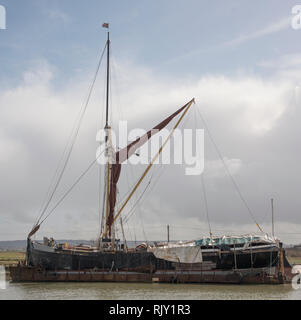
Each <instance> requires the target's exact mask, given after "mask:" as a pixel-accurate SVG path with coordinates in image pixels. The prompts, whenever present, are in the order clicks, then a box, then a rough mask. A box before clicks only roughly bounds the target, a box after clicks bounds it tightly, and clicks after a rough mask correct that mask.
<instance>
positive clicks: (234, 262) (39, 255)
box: [27, 242, 290, 272]
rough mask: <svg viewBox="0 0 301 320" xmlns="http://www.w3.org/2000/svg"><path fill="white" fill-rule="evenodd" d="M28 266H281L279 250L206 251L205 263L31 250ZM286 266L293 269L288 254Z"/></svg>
mask: <svg viewBox="0 0 301 320" xmlns="http://www.w3.org/2000/svg"><path fill="white" fill-rule="evenodd" d="M27 261H28V265H29V266H32V267H38V268H41V269H45V270H103V271H136V272H155V271H157V270H232V269H257V268H270V267H278V266H279V250H278V249H277V248H275V247H271V248H267V249H264V250H262V249H261V250H253V251H251V252H250V251H246V250H245V251H243V250H237V251H236V252H235V253H233V251H232V252H231V251H222V252H204V253H203V262H202V263H177V262H171V261H167V260H164V259H158V258H156V257H155V255H154V254H153V253H152V252H147V251H134V252H125V251H116V252H66V251H54V252H45V251H42V250H38V249H36V248H34V246H33V245H32V243H31V242H29V243H28V248H27ZM284 266H285V267H289V266H290V265H289V263H288V262H287V260H286V258H285V255H284Z"/></svg>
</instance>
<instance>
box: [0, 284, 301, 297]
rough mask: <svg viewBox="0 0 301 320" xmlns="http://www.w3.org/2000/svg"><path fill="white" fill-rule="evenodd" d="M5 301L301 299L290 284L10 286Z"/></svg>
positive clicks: (300, 293)
mask: <svg viewBox="0 0 301 320" xmlns="http://www.w3.org/2000/svg"><path fill="white" fill-rule="evenodd" d="M4 299H9V300H13V299H18V300H20V299H22V300H23V299H24V300H28V299H32V300H40V299H43V300H44V299H52V300H53V299H54V300H62V299H68V300H77V299H88V300H91V299H93V300H118V299H125V300H135V299H147V300H154V299H160V300H161V299H166V300H169V299H178V300H182V299H192V300H213V299H214V300H215V299H219V300H228V299H231V300H233V299H248V300H249V299H251V300H258V299H260V300H266V299H293V300H301V289H300V290H294V289H293V288H292V286H291V285H289V284H287V285H206V284H189V285H187V284H183V285H182V284H145V283H70V282H69V283H23V284H20V283H9V284H7V289H5V290H0V300H4Z"/></svg>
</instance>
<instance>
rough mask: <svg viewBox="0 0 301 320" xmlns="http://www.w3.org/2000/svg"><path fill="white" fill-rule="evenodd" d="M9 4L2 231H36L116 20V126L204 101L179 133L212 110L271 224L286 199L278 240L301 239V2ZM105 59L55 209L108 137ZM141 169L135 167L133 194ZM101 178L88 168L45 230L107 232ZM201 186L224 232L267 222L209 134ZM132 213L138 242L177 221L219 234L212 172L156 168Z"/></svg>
mask: <svg viewBox="0 0 301 320" xmlns="http://www.w3.org/2000/svg"><path fill="white" fill-rule="evenodd" d="M0 5H3V6H5V8H6V14H7V17H6V18H7V29H6V30H0V150H1V157H0V240H14V239H25V238H26V235H27V233H28V232H29V231H30V229H31V227H32V225H33V223H34V222H35V220H36V218H37V216H38V214H39V212H40V209H41V206H42V205H43V202H44V199H45V195H46V194H47V190H48V188H49V185H50V183H51V179H52V177H53V175H54V172H55V169H56V167H57V164H58V162H59V160H60V158H61V155H62V153H63V150H64V147H65V145H66V142H67V140H68V137H69V135H70V132H71V130H72V127H73V125H74V123H75V122H76V119H77V116H78V114H79V112H80V110H81V108H82V106H83V104H84V102H85V99H86V97H87V94H88V90H89V86H90V85H91V81H92V79H93V74H94V72H95V69H96V66H97V63H98V60H99V57H100V54H101V51H102V50H103V47H104V44H105V41H106V32H105V30H104V29H102V28H101V24H102V23H103V22H109V23H110V26H111V28H110V32H111V39H112V65H111V80H112V81H111V83H112V88H111V98H112V100H111V101H112V104H111V114H110V116H111V118H110V120H111V123H112V124H113V126H115V127H116V126H117V124H118V120H128V125H129V128H143V129H149V128H151V127H152V126H153V125H154V124H157V123H158V122H160V121H161V120H162V119H164V118H165V117H167V116H168V115H169V114H170V113H172V112H173V111H175V110H176V109H177V108H179V107H180V106H182V105H184V104H185V103H186V102H187V101H189V100H190V99H191V98H193V97H195V98H196V105H194V106H193V107H192V109H191V111H190V112H189V114H188V116H187V119H186V120H185V122H184V124H183V125H182V126H181V128H182V129H183V128H192V129H195V128H200V129H202V128H204V123H203V122H202V119H201V118H200V117H199V112H200V113H201V115H202V116H203V118H204V119H205V120H206V123H207V125H208V127H209V129H210V132H211V136H212V137H213V138H214V142H215V144H216V145H217V146H218V148H219V150H220V152H221V154H222V156H223V161H224V163H226V165H227V168H228V170H229V171H230V172H231V174H232V177H233V178H234V180H235V182H236V184H237V185H238V186H239V189H240V191H241V194H242V195H243V197H244V199H245V201H246V202H247V204H248V207H249V208H250V210H251V212H252V215H253V217H254V219H255V220H256V221H257V222H258V223H259V224H260V225H261V226H262V228H263V230H264V231H265V232H267V233H270V232H271V209H270V199H271V198H274V202H275V231H276V235H277V236H278V237H279V238H281V239H282V240H283V241H284V242H286V243H300V242H301V231H300V230H301V216H300V213H301V212H300V208H301V197H300V195H299V193H300V184H301V174H300V173H301V170H300V162H301V151H300V136H301V129H300V120H301V111H300V107H301V91H300V90H301V50H300V49H301V42H300V39H301V38H300V37H301V29H300V30H294V29H293V28H292V27H291V19H292V7H293V6H294V5H296V1H290V0H287V1H282V0H273V1H272V0H270V1H269V0H265V1H257V0H256V1H247V0H243V1H242V0H239V1H238V0H236V1H235V0H229V1H223V2H221V1H217V0H216V1H212V0H211V1H205V0H202V1H199V0H195V1H193V0H187V1H179V0H174V1H156V0H155V1H144V0H139V1H136V0H128V1H121V0H119V1H117V0H115V1H110V2H109V1H99V0H89V1H85V2H84V1H79V0H72V1H71V0H60V1H58V0H51V1H50V0H24V1H22V2H21V1H17V0H0ZM104 67H105V66H104V65H102V67H101V69H100V73H99V77H98V80H97V82H96V86H95V90H94V91H93V94H92V98H91V101H90V104H89V106H88V110H87V113H86V115H85V118H84V121H83V124H82V127H81V130H80V134H79V138H78V139H77V141H76V144H75V146H74V150H73V153H72V156H71V158H70V162H69V164H68V167H67V170H66V173H65V176H64V178H63V180H62V184H61V185H60V187H59V189H58V193H57V194H56V196H55V198H54V199H53V202H52V203H51V205H50V208H51V207H53V206H54V205H55V204H56V201H58V200H59V199H60V197H61V196H62V195H63V194H64V192H65V191H66V190H67V189H68V188H69V187H70V185H72V183H73V182H74V181H75V180H76V179H77V177H78V176H79V175H80V174H81V173H82V172H83V171H84V170H85V169H86V167H87V166H88V165H89V164H90V163H91V161H93V160H94V159H95V151H96V148H97V142H96V133H97V130H98V129H99V128H101V127H103V125H104V98H105V95H104V78H105V77H104V76H105V68H104ZM197 109H198V110H197ZM143 169H144V167H143V166H134V167H133V166H124V171H123V174H122V176H121V181H120V187H119V196H120V198H121V199H122V198H123V196H124V195H125V194H126V192H127V191H128V190H129V188H130V187H131V186H132V185H133V183H134V181H136V180H137V178H138V176H139V173H141V172H142V170H143ZM100 178H101V180H102V177H101V176H100V175H99V168H98V167H97V166H96V167H95V168H93V169H92V170H91V171H89V173H88V174H87V176H85V178H84V179H83V180H82V181H81V182H80V183H79V184H78V185H77V186H76V188H74V190H73V192H72V193H71V194H70V195H69V196H68V197H67V198H66V199H65V201H64V202H63V203H62V204H61V205H60V206H59V207H58V208H57V209H56V210H55V211H54V212H53V214H52V215H51V216H50V217H49V219H48V220H46V222H45V223H44V224H43V225H42V227H41V230H40V231H39V233H38V234H37V238H41V237H43V236H44V235H46V236H54V237H56V238H60V239H62V238H65V239H66V238H69V239H70V238H73V239H95V237H96V236H97V233H98V231H99V193H101V192H102V189H101V188H102V187H101V188H100V189H99V179H100ZM203 181H204V184H205V191H206V195H207V203H208V213H209V220H210V224H211V228H212V231H213V233H214V234H217V235H220V234H244V233H249V232H257V231H258V229H257V228H256V226H255V224H254V221H253V219H252V217H251V216H250V214H249V212H248V210H247V208H246V206H245V204H244V203H243V201H242V200H241V198H240V196H239V194H238V192H237V190H236V189H235V187H234V186H233V183H232V181H231V179H230V178H229V176H228V175H227V171H226V170H225V168H224V166H223V162H222V161H221V160H220V158H219V155H218V153H217V152H216V150H215V147H214V144H212V142H211V140H210V137H209V135H208V132H206V133H205V171H204V174H203ZM148 184H149V186H148ZM147 186H148V187H147ZM146 187H147V189H146V192H145V193H144V194H143V197H142V198H141V199H142V201H141V202H139V203H138V205H137V206H135V203H136V201H137V200H138V199H139V198H140V196H142V193H143V191H144V190H145V188H146ZM132 206H135V210H134V211H133V212H132V213H133V214H131V208H132ZM127 217H128V219H127ZM124 219H125V221H127V222H126V223H125V231H126V235H127V238H128V239H130V240H134V239H147V240H152V239H164V238H165V237H166V231H165V230H166V225H167V224H170V230H171V238H172V239H191V238H198V237H201V236H204V235H208V222H207V219H206V210H205V199H204V189H203V187H202V178H201V176H186V175H185V165H182V166H181V165H163V166H155V168H154V170H153V173H152V174H151V175H149V176H148V178H147V179H146V181H145V183H144V185H142V186H141V188H140V189H139V192H138V194H137V195H136V198H135V199H133V201H132V202H131V204H130V206H129V208H128V209H127V211H126V212H125V215H124ZM118 229H120V228H118ZM119 236H121V235H120V231H119Z"/></svg>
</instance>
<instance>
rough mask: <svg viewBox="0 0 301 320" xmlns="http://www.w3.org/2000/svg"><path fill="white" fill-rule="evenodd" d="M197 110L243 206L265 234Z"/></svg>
mask: <svg viewBox="0 0 301 320" xmlns="http://www.w3.org/2000/svg"><path fill="white" fill-rule="evenodd" d="M196 109H197V111H198V114H199V116H200V118H201V119H202V121H203V124H204V127H205V129H206V130H207V133H208V136H209V138H210V140H211V142H212V144H213V146H214V148H215V149H216V152H217V154H218V156H219V158H220V160H221V161H222V163H223V165H224V167H225V170H226V172H227V174H228V176H229V177H230V180H231V182H232V184H233V186H234V188H235V189H236V191H237V193H238V195H239V197H240V199H241V201H242V202H243V204H244V205H245V207H246V209H247V211H248V212H249V214H250V216H251V218H252V220H253V222H254V223H255V224H256V226H257V228H258V229H259V230H260V231H261V232H262V233H264V231H263V230H262V228H261V227H260V226H259V224H258V223H257V221H256V219H255V217H254V215H253V213H252V211H251V209H250V207H249V205H248V203H247V201H246V200H245V198H244V196H243V195H242V193H241V191H240V189H239V187H238V184H237V183H236V181H235V180H234V178H233V176H232V175H231V173H230V171H229V168H228V166H227V164H226V162H225V160H224V158H223V157H222V154H221V152H220V150H219V148H218V146H217V144H216V143H215V141H214V139H213V136H212V134H211V132H210V130H209V128H208V125H207V123H206V121H205V119H204V118H203V116H202V114H201V112H200V110H199V108H198V106H196Z"/></svg>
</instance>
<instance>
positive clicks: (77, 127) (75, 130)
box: [35, 44, 107, 225]
mask: <svg viewBox="0 0 301 320" xmlns="http://www.w3.org/2000/svg"><path fill="white" fill-rule="evenodd" d="M106 46H107V44H106V45H105V47H104V49H103V51H102V54H101V57H100V59H99V62H98V65H97V68H96V72H95V75H94V77H93V81H92V84H91V86H90V89H89V93H88V97H87V100H86V102H85V104H84V106H83V108H82V111H81V112H80V116H79V120H78V123H77V125H75V126H74V128H73V129H72V131H71V135H70V138H69V141H68V142H67V145H66V147H65V149H64V152H63V156H62V158H61V160H60V162H59V164H58V167H57V169H56V172H55V175H54V177H55V176H56V175H57V174H58V172H59V171H60V173H59V174H58V175H59V176H58V179H57V182H56V183H55V185H54V188H53V190H52V192H51V194H50V196H49V199H48V201H47V202H46V204H45V206H44V208H43V210H42V212H41V214H40V216H39V218H38V219H37V221H36V223H35V225H38V224H39V222H40V220H41V219H42V217H43V216H44V214H45V212H46V211H47V209H48V207H49V205H50V202H51V201H52V199H53V196H54V194H55V192H56V190H57V188H58V186H59V184H60V182H61V180H62V177H63V175H64V172H65V169H66V167H67V164H68V162H69V159H70V156H71V153H72V150H73V147H74V144H75V141H76V138H77V136H78V133H79V130H80V127H81V124H82V120H83V118H84V115H85V112H86V110H87V107H88V104H89V102H90V98H91V95H92V91H93V88H94V84H95V82H96V78H97V75H98V72H99V69H100V66H101V62H102V59H103V56H104V53H105V49H106ZM69 144H70V149H69V151H68V152H67V149H68V145H69ZM66 152H67V156H66V159H65V161H64V164H63V167H62V169H61V170H59V167H60V164H61V162H62V161H63V158H64V155H65V153H66ZM54 177H53V179H52V181H53V180H54ZM49 190H50V188H49V189H48V193H49ZM47 216H48V215H47ZM44 220H45V219H44ZM44 220H43V221H44Z"/></svg>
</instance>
